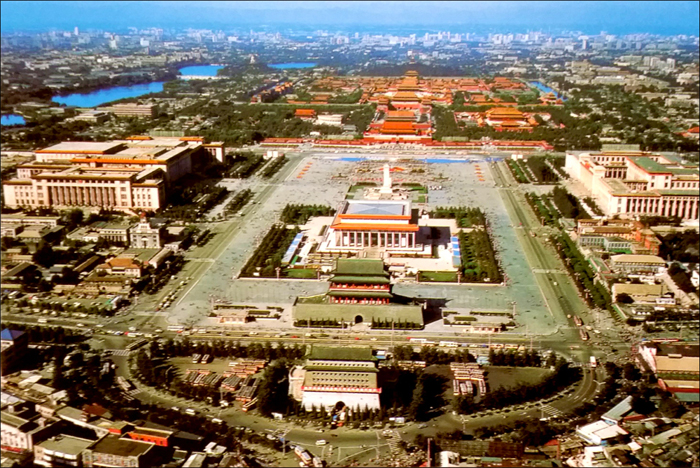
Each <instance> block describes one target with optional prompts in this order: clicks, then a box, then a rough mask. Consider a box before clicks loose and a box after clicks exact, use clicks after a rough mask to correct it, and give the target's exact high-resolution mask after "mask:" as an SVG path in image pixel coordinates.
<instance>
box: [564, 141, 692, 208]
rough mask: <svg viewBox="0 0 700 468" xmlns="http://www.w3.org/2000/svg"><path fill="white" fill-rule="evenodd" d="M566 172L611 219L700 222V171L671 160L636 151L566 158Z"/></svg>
mask: <svg viewBox="0 0 700 468" xmlns="http://www.w3.org/2000/svg"><path fill="white" fill-rule="evenodd" d="M565 170H566V172H567V173H569V175H571V177H573V178H575V179H576V180H578V181H580V182H581V183H582V184H583V186H584V187H585V188H586V189H587V190H588V192H589V193H590V194H591V196H592V197H593V198H594V199H596V200H597V202H598V204H599V206H600V207H601V209H602V210H603V211H604V212H605V214H606V215H607V216H613V215H628V216H678V217H680V218H681V219H683V220H685V221H693V220H694V221H697V220H698V198H700V197H699V195H698V189H700V171H699V170H698V167H697V166H689V165H683V164H680V163H678V162H676V161H673V160H672V158H670V157H665V156H661V155H659V154H651V153H643V152H635V151H610V152H602V153H582V154H567V155H566V165H565Z"/></svg>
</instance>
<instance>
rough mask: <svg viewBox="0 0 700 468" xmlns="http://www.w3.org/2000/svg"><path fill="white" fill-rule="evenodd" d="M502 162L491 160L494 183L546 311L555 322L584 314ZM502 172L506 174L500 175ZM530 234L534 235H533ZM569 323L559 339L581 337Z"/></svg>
mask: <svg viewBox="0 0 700 468" xmlns="http://www.w3.org/2000/svg"><path fill="white" fill-rule="evenodd" d="M505 164H506V163H494V164H491V165H490V166H489V167H490V168H491V170H492V174H493V175H494V179H495V180H496V184H497V185H500V186H501V187H502V188H501V189H500V190H499V192H500V194H501V196H502V197H503V200H504V202H505V204H506V207H507V209H508V213H509V214H510V215H511V219H513V221H514V222H516V223H518V224H519V227H521V228H522V229H518V240H519V242H520V245H521V247H522V249H523V251H524V252H525V255H526V256H527V259H528V263H529V264H530V266H531V267H532V268H533V271H534V273H535V274H536V275H535V276H536V278H537V283H538V285H539V287H540V290H541V292H542V295H543V297H544V299H545V301H546V303H547V307H548V309H549V312H550V313H551V314H552V316H553V317H555V319H556V321H557V322H559V323H566V322H567V315H579V316H582V317H584V320H585V318H586V317H588V307H587V306H586V304H585V303H584V302H583V300H582V298H581V297H580V294H579V292H578V289H577V288H576V286H575V284H574V283H573V280H572V279H571V277H570V276H569V274H568V273H567V271H566V269H565V267H564V265H563V263H562V262H561V259H560V258H558V257H557V256H556V253H555V252H554V251H553V249H551V248H550V249H549V251H548V250H547V249H546V248H545V246H544V245H543V244H542V237H541V236H538V237H535V236H537V234H536V232H537V231H540V230H539V229H537V228H536V227H537V226H540V223H539V222H538V221H537V220H536V219H535V218H534V213H532V210H531V209H530V207H529V206H528V204H527V200H525V198H524V196H522V194H521V193H520V192H519V191H518V190H517V189H516V190H512V189H511V188H510V186H512V184H517V182H515V181H514V180H513V179H512V177H511V175H510V173H509V171H508V169H507V168H506V167H504V165H505ZM504 172H505V173H507V175H504ZM533 234H534V235H533ZM568 323H569V324H570V326H571V327H572V328H571V329H569V330H566V331H565V330H563V329H562V330H560V333H561V335H562V339H565V340H566V341H570V340H573V341H574V342H576V343H578V342H580V341H581V339H580V337H579V335H578V332H577V331H576V330H575V324H574V322H573V320H568Z"/></svg>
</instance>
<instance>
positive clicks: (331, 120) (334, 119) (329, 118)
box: [316, 114, 343, 127]
mask: <svg viewBox="0 0 700 468" xmlns="http://www.w3.org/2000/svg"><path fill="white" fill-rule="evenodd" d="M316 125H332V126H334V127H342V126H343V114H320V115H319V116H318V117H316Z"/></svg>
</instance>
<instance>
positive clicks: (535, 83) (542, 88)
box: [530, 81, 566, 101]
mask: <svg viewBox="0 0 700 468" xmlns="http://www.w3.org/2000/svg"><path fill="white" fill-rule="evenodd" d="M530 84H531V85H532V86H534V87H535V88H537V89H539V90H540V91H542V92H543V93H554V95H555V96H556V97H558V98H561V100H562V101H566V98H565V97H564V95H562V94H559V93H557V92H556V91H555V90H553V89H552V88H550V87H549V86H546V85H544V84H543V83H540V82H539V81H531V82H530Z"/></svg>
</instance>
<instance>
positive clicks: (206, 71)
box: [179, 65, 224, 76]
mask: <svg viewBox="0 0 700 468" xmlns="http://www.w3.org/2000/svg"><path fill="white" fill-rule="evenodd" d="M222 68H224V66H223V65H192V66H191V67H183V68H180V70H179V71H180V73H182V75H183V76H216V72H217V71H219V70H221V69H222Z"/></svg>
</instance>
